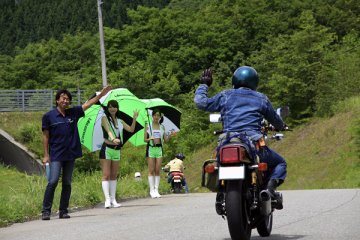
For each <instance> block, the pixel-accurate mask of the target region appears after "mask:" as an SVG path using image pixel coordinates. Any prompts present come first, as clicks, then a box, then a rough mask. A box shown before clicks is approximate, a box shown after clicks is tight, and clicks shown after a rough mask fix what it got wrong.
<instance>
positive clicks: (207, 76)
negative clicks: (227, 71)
mask: <svg viewBox="0 0 360 240" xmlns="http://www.w3.org/2000/svg"><path fill="white" fill-rule="evenodd" d="M201 83H204V84H206V85H208V86H209V87H210V86H211V84H212V72H211V69H210V68H208V69H205V70H204V71H203V73H202V74H201Z"/></svg>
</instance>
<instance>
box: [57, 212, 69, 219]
mask: <svg viewBox="0 0 360 240" xmlns="http://www.w3.org/2000/svg"><path fill="white" fill-rule="evenodd" d="M59 218H63V219H65V218H70V215H69V214H68V213H62V212H60V213H59Z"/></svg>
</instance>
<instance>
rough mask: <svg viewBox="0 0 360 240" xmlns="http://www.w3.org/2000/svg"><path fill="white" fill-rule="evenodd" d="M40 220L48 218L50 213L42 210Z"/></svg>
mask: <svg viewBox="0 0 360 240" xmlns="http://www.w3.org/2000/svg"><path fill="white" fill-rule="evenodd" d="M41 219H42V220H50V213H49V212H43V213H42V216H41Z"/></svg>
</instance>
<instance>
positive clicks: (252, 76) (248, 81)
mask: <svg viewBox="0 0 360 240" xmlns="http://www.w3.org/2000/svg"><path fill="white" fill-rule="evenodd" d="M258 84H259V76H258V74H257V72H256V70H255V69H254V68H252V67H248V66H242V67H239V68H238V69H236V70H235V72H234V75H233V77H232V85H233V86H234V88H239V87H247V88H250V89H252V90H256V88H257V86H258Z"/></svg>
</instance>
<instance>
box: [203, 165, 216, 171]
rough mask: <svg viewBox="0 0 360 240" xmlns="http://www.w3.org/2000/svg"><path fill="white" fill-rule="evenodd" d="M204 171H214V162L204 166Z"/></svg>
mask: <svg viewBox="0 0 360 240" xmlns="http://www.w3.org/2000/svg"><path fill="white" fill-rule="evenodd" d="M205 172H206V173H213V172H215V165H214V164H208V165H206V167H205Z"/></svg>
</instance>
